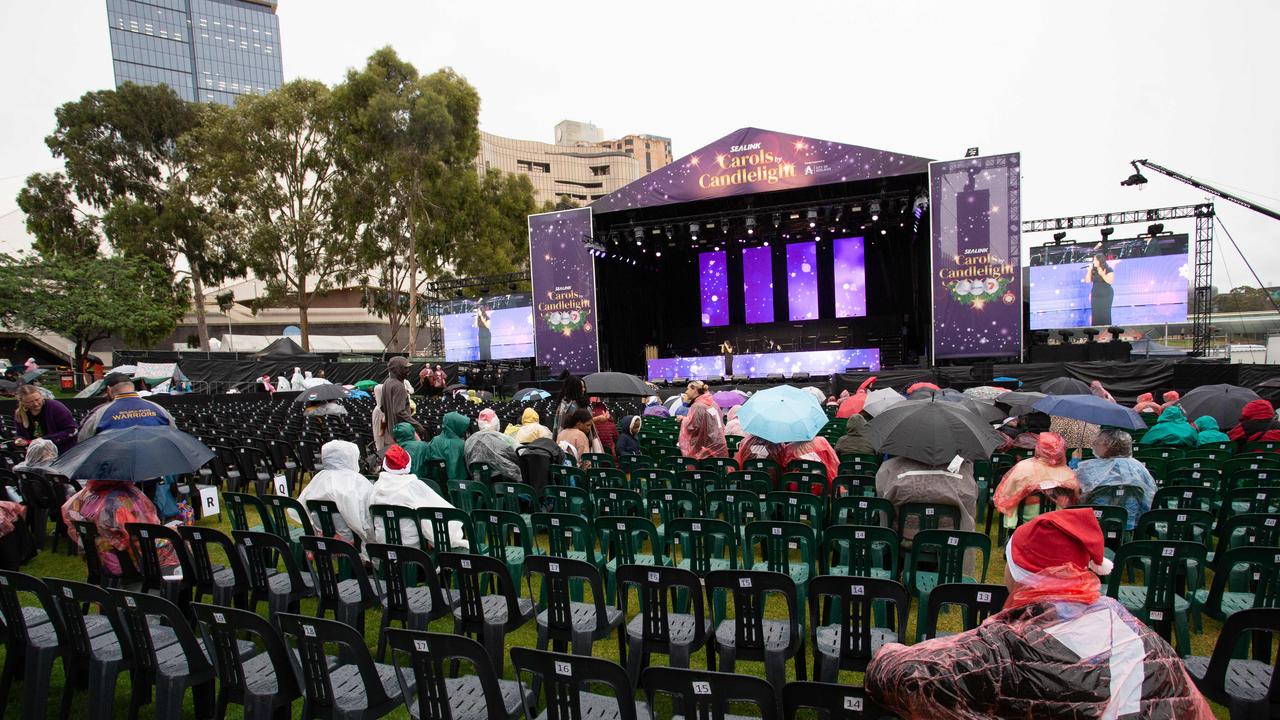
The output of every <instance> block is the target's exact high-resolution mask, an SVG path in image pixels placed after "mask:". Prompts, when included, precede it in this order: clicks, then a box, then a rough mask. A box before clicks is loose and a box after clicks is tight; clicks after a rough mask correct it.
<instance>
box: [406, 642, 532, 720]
mask: <svg viewBox="0 0 1280 720" xmlns="http://www.w3.org/2000/svg"><path fill="white" fill-rule="evenodd" d="M386 634H387V642H389V643H390V644H391V650H392V661H393V665H394V667H395V669H396V677H397V679H398V680H399V682H400V690H401V692H402V693H403V695H404V702H405V706H406V707H407V708H408V710H409V716H410V717H412V718H414V720H491V719H492V720H514V719H515V718H519V717H523V716H524V709H525V704H526V703H532V702H533V695H532V693H525V692H522V691H521V689H520V683H519V682H518V681H515V680H503V679H501V678H499V677H498V676H497V675H496V674H495V673H494V671H493V663H491V662H490V661H489V655H488V653H486V652H485V650H484V647H482V646H481V645H480V643H478V642H476V641H475V640H472V639H470V638H464V637H459V636H457V635H446V634H443V633H429V632H420V631H416V630H399V629H390V630H388V631H387V633H386ZM402 658H403V660H402ZM446 660H452V661H453V662H454V663H455V665H454V667H453V670H454V671H456V670H457V666H456V663H458V661H462V662H465V663H469V664H470V665H471V671H470V672H468V673H467V674H465V675H463V676H461V677H459V676H458V675H457V673H456V672H449V673H446V672H445V669H444V663H445V661H446Z"/></svg>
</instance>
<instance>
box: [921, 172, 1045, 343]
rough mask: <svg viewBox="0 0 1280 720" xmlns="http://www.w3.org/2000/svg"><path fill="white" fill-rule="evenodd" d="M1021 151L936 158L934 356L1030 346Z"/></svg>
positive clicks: (932, 183) (931, 184)
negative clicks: (1025, 317) (1026, 339)
mask: <svg viewBox="0 0 1280 720" xmlns="http://www.w3.org/2000/svg"><path fill="white" fill-rule="evenodd" d="M1019 165H1020V155H1019V154H1018V153H1010V154H1008V155H991V156H988V157H974V158H965V159H964V160H951V161H947V162H935V163H930V164H929V189H930V195H929V203H930V205H929V207H930V217H931V219H932V240H933V273H932V276H931V277H932V278H933V280H932V284H933V357H934V359H935V360H940V359H943V358H964V357H1009V356H1014V355H1017V356H1021V354H1022V282H1021V273H1022V269H1021V266H1022V255H1021V252H1022V249H1021V239H1022V227H1021V222H1022V220H1021V200H1020V182H1019V176H1018V169H1019Z"/></svg>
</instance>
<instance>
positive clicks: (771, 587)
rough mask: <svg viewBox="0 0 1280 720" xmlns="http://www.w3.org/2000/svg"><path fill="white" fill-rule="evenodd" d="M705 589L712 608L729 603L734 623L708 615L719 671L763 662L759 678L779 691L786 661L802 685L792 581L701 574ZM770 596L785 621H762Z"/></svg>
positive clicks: (748, 573)
mask: <svg viewBox="0 0 1280 720" xmlns="http://www.w3.org/2000/svg"><path fill="white" fill-rule="evenodd" d="M705 587H706V593H707V600H708V602H710V603H711V605H712V606H713V607H714V606H715V604H716V603H715V598H716V595H717V594H718V593H725V594H727V595H729V596H730V597H732V598H733V610H734V613H733V614H734V617H732V618H724V617H721V616H720V613H719V612H715V611H713V612H712V624H713V626H714V628H715V634H714V636H713V637H714V639H715V651H716V653H717V655H718V658H719V661H720V667H721V669H722V670H724V671H725V672H730V673H731V672H733V671H734V667H735V666H736V664H737V661H738V660H754V661H763V662H764V671H765V678H766V679H767V680H768V681H769V683H770V684H771V685H773V687H775V688H779V689H780V688H781V687H782V686H783V684H784V683H785V681H786V671H785V664H786V661H787V659H788V658H794V659H795V660H794V661H795V666H796V677H797V678H798V679H800V680H804V679H806V677H805V657H804V635H803V634H801V632H800V613H801V612H802V611H801V609H800V607H799V603H798V602H797V600H796V584H795V581H793V580H792V579H791V578H790V577H788V576H786V575H783V574H782V573H776V572H769V571H767V570H716V571H714V572H711V573H708V574H707V576H706V578H705ZM770 594H778V595H781V596H782V597H783V598H784V599H785V600H786V603H787V615H786V617H785V618H783V619H777V620H775V619H766V618H765V616H764V609H765V601H766V600H767V598H768V596H769V595H770ZM652 669H653V668H650V670H652Z"/></svg>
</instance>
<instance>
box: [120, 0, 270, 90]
mask: <svg viewBox="0 0 1280 720" xmlns="http://www.w3.org/2000/svg"><path fill="white" fill-rule="evenodd" d="M276 2H277V0H107V21H108V24H109V25H110V32H111V58H112V60H113V61H114V64H115V76H116V86H117V87H118V86H120V85H121V84H123V83H126V82H135V83H139V84H142V85H158V84H165V85H168V86H170V87H172V88H173V89H174V90H175V91H176V92H177V93H178V95H179V96H180V97H182V98H184V99H186V100H190V101H199V102H217V103H222V104H224V105H233V104H235V101H236V98H237V97H239V96H241V95H261V94H263V93H266V92H269V91H271V90H274V89H276V88H278V87H280V85H282V84H283V83H284V67H283V65H282V64H281V62H280V19H279V18H278V17H277V16H276Z"/></svg>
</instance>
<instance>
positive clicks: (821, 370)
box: [733, 348, 880, 378]
mask: <svg viewBox="0 0 1280 720" xmlns="http://www.w3.org/2000/svg"><path fill="white" fill-rule="evenodd" d="M854 367H856V368H866V369H867V370H870V371H873V372H875V371H879V370H880V351H879V350H877V349H875V348H856V349H850V350H812V351H808V352H792V353H761V354H755V355H734V356H733V374H734V375H747V376H748V377H752V378H763V377H768V376H769V375H772V374H778V373H781V374H783V375H786V376H788V377H790V376H791V375H793V374H795V373H798V372H807V373H809V374H810V375H833V374H835V373H842V372H844V371H845V370H847V369H849V368H854Z"/></svg>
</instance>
